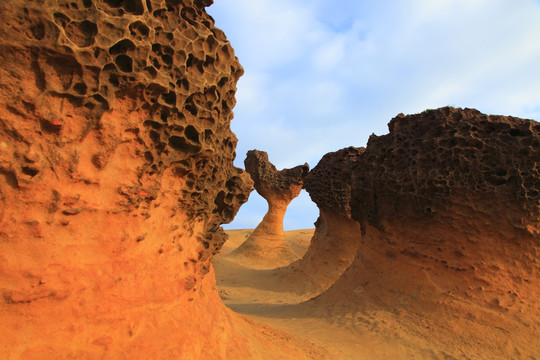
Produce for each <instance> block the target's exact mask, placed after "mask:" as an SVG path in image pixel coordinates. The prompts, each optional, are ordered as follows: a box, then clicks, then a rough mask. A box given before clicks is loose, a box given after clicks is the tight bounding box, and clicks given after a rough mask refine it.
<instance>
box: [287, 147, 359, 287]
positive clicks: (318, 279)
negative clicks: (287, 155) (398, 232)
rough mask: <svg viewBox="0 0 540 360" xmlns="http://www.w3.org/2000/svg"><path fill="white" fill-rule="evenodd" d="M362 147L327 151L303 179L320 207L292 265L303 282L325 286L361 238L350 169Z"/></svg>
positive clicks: (350, 257) (348, 260) (349, 259)
mask: <svg viewBox="0 0 540 360" xmlns="http://www.w3.org/2000/svg"><path fill="white" fill-rule="evenodd" d="M364 150H365V149H364V148H354V147H349V148H346V149H342V150H339V151H336V152H333V153H329V154H326V155H325V156H323V158H322V159H321V160H320V161H319V163H318V164H317V166H315V167H314V168H313V169H312V170H311V171H310V172H309V174H308V175H307V176H306V177H305V179H304V188H305V189H306V191H307V192H308V193H309V195H310V197H311V199H312V200H313V202H314V203H315V204H317V207H318V208H319V211H320V216H319V219H318V220H317V223H316V224H315V226H316V232H315V234H314V236H313V239H312V240H311V245H310V247H309V248H308V250H307V252H306V254H305V255H304V256H303V258H302V259H301V260H299V261H298V262H296V263H295V264H293V265H292V267H293V268H294V270H295V271H297V272H299V273H302V274H303V275H304V276H305V277H306V278H307V279H309V280H307V279H304V280H303V281H302V282H303V285H305V286H308V287H310V286H311V287H312V286H313V285H315V288H314V289H312V290H315V289H317V290H319V291H320V290H321V289H326V288H327V287H328V286H330V285H331V284H332V283H334V282H335V281H336V280H337V279H338V278H339V276H340V275H341V274H342V273H343V271H345V269H346V268H347V267H348V266H349V265H350V264H351V262H352V260H353V259H354V256H355V255H356V250H357V249H358V244H359V240H360V225H359V223H358V222H357V221H355V220H353V219H352V218H351V208H350V206H349V202H350V198H351V182H352V178H351V175H352V171H353V170H354V168H355V165H356V162H357V160H358V158H359V157H360V156H361V154H362V153H363V152H364Z"/></svg>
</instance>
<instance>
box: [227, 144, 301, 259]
mask: <svg viewBox="0 0 540 360" xmlns="http://www.w3.org/2000/svg"><path fill="white" fill-rule="evenodd" d="M244 164H245V167H246V171H247V172H248V173H249V174H250V175H251V178H252V179H253V182H254V184H255V189H256V190H257V192H258V193H259V194H260V195H261V196H262V197H263V198H265V199H266V201H267V202H268V212H267V213H266V215H265V216H264V218H263V220H262V221H261V223H260V224H259V225H258V226H257V228H256V229H255V230H254V231H253V233H252V234H251V235H250V236H249V238H248V239H247V240H246V241H245V242H244V243H243V244H242V245H240V246H239V247H238V248H237V249H236V250H235V251H234V252H232V253H231V254H230V255H229V258H231V259H234V258H238V257H240V258H242V259H243V260H244V261H246V260H247V261H249V262H250V263H252V264H253V265H257V266H259V267H261V268H264V267H268V266H276V265H277V266H280V265H287V264H290V263H291V262H293V261H294V260H297V259H298V257H297V256H296V255H295V254H294V253H293V252H292V250H291V249H290V248H289V246H288V245H287V243H286V242H285V238H284V236H283V217H284V216H285V211H286V210H287V206H288V205H289V203H290V202H291V201H292V200H293V199H294V198H295V197H297V196H298V194H300V191H301V190H302V186H303V179H304V177H305V176H306V175H307V173H308V171H309V166H308V164H305V165H299V166H296V167H294V168H292V169H283V170H281V171H278V170H277V169H276V167H275V166H274V165H273V164H272V163H271V162H270V161H269V160H268V154H267V153H266V152H264V151H258V150H251V151H248V153H247V157H246V160H245V161H244Z"/></svg>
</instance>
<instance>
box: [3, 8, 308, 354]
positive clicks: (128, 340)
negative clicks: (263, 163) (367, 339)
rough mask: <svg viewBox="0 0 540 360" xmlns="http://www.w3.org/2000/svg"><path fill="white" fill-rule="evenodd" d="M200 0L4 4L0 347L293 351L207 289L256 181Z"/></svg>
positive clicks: (223, 55) (225, 45) (231, 60)
mask: <svg viewBox="0 0 540 360" xmlns="http://www.w3.org/2000/svg"><path fill="white" fill-rule="evenodd" d="M211 3H212V1H208V0H181V1H180V0H166V1H165V0H146V1H143V0H124V1H112V0H103V1H91V0H71V1H53V0H39V1H37V0H36V1H3V2H0V19H1V20H2V23H3V25H2V27H1V28H0V203H1V204H0V292H1V296H2V298H1V301H0V322H1V323H2V326H1V330H0V333H1V336H0V357H2V358H6V359H7V358H24V359H44V358H83V359H84V358H87V359H97V358H112V359H118V358H153V359H171V358H175V359H197V358H201V359H202V358H208V359H209V358H212V359H232V358H254V357H260V358H272V356H274V355H275V354H276V353H280V352H282V351H288V350H287V349H289V350H290V351H291V352H292V353H291V354H293V355H291V356H300V357H302V356H304V355H302V354H301V353H300V352H297V351H296V350H294V349H292V350H291V348H290V345H288V344H285V343H286V342H287V343H288V342H289V341H290V340H291V339H290V337H287V338H285V337H284V336H282V335H280V334H278V333H276V332H273V331H272V330H270V329H267V328H262V330H263V331H262V332H257V329H258V328H260V327H258V326H257V325H254V324H252V323H249V322H247V321H246V320H243V319H242V318H239V317H236V316H234V315H232V313H231V312H230V311H229V310H228V309H226V308H225V307H224V306H223V305H222V303H221V302H220V300H219V298H218V296H217V291H216V289H215V285H214V277H213V270H212V266H211V263H210V258H211V256H212V254H213V253H215V252H216V251H217V250H218V249H219V248H220V247H221V245H222V244H223V242H224V240H225V238H224V236H223V233H222V230H221V228H220V224H222V223H226V222H229V221H231V220H232V218H233V216H234V214H235V213H236V211H237V210H238V208H239V206H240V205H241V204H242V203H243V202H245V201H246V200H247V197H248V195H249V192H250V191H251V187H252V182H251V180H250V179H249V175H247V174H246V173H245V172H243V171H242V170H239V169H237V168H234V167H233V165H232V161H233V159H234V157H235V152H234V150H235V145H236V141H237V140H236V138H235V136H234V134H233V133H232V132H231V130H230V128H229V124H230V121H231V119H232V117H233V113H232V111H231V110H232V108H233V106H234V104H235V99H234V95H235V91H236V81H237V80H238V78H239V76H241V74H242V71H243V70H242V68H241V66H240V65H239V63H238V60H237V59H236V57H235V56H234V52H233V49H232V48H231V46H230V44H229V42H228V41H227V40H226V38H225V36H224V34H223V33H222V32H221V31H220V30H218V29H216V28H215V27H214V22H213V19H212V18H211V17H210V16H208V15H207V13H206V12H205V6H208V5H210V4H211ZM269 338H272V341H269V340H268V339H269ZM255 344H259V345H260V344H263V346H256V345H255ZM294 354H296V355H294Z"/></svg>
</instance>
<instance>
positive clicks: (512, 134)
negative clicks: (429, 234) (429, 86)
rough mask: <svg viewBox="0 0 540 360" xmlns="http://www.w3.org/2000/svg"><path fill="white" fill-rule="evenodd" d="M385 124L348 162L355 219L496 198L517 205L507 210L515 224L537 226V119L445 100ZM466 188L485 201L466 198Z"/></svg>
mask: <svg viewBox="0 0 540 360" xmlns="http://www.w3.org/2000/svg"><path fill="white" fill-rule="evenodd" d="M389 129H390V133H389V134H388V135H383V136H372V137H371V138H370V139H369V141H368V145H367V150H366V151H365V153H364V154H363V155H362V156H361V158H360V161H358V162H357V165H356V166H355V171H354V174H353V182H352V187H353V191H352V200H351V207H352V208H353V211H352V214H353V217H354V218H355V219H357V220H358V221H360V222H368V223H371V224H373V225H377V224H379V223H380V220H381V218H385V219H386V220H390V219H392V218H395V217H403V216H407V217H436V216H437V215H436V213H437V212H438V211H442V210H447V209H452V208H453V207H466V206H469V207H473V208H475V209H476V210H475V211H479V212H484V213H488V214H489V213H492V211H493V207H492V205H491V203H490V201H491V200H493V199H497V200H498V201H499V202H500V203H502V202H510V203H512V204H513V205H516V206H518V213H515V214H508V215H509V216H510V217H511V219H510V220H511V221H512V222H513V223H515V225H516V226H520V227H523V228H526V227H527V226H533V227H536V229H537V230H535V231H538V228H537V226H538V224H537V221H538V214H539V211H540V201H539V199H540V169H539V167H538V164H539V162H540V124H538V123H537V122H535V121H533V120H524V119H519V118H515V117H506V116H496V115H489V116H488V115H484V114H482V113H480V112H479V111H477V110H474V109H456V108H452V107H446V108H441V109H437V110H427V111H425V112H423V113H421V114H417V115H409V116H403V115H398V116H397V117H396V118H394V119H392V121H391V122H390V123H389ZM467 194H468V195H478V196H482V197H485V198H486V201H485V202H484V203H483V204H482V203H478V202H476V200H475V199H472V198H471V199H470V200H469V201H470V203H466V202H467V200H465V199H463V198H462V197H463V196H467ZM454 196H460V199H459V203H455V202H453V200H452V198H453V197H454ZM494 215H495V214H494Z"/></svg>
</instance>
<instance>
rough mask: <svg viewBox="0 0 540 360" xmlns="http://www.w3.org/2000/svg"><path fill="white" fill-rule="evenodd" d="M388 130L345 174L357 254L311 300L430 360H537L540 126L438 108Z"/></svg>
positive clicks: (328, 203) (403, 119) (539, 350)
mask: <svg viewBox="0 0 540 360" xmlns="http://www.w3.org/2000/svg"><path fill="white" fill-rule="evenodd" d="M389 128H390V133H389V134H387V135H384V136H372V137H371V138H370V139H369V142H368V144H367V148H366V150H365V152H364V153H362V154H361V155H360V156H359V157H358V158H357V159H356V160H355V165H354V167H353V170H352V174H351V180H352V181H351V189H350V197H349V200H350V201H349V206H350V213H351V217H352V219H354V220H356V221H357V222H358V223H359V224H360V226H361V229H362V235H361V236H359V237H358V241H359V244H360V245H359V249H358V252H357V254H356V257H355V259H354V261H353V263H352V264H351V266H350V267H349V268H348V269H347V270H346V271H345V273H344V274H343V275H342V277H341V278H340V279H339V280H338V281H337V282H336V283H335V284H334V285H332V287H330V289H329V290H328V291H326V292H325V293H323V294H322V295H321V296H319V297H318V298H317V299H316V300H315V301H314V302H313V303H314V304H315V305H316V307H320V306H322V307H326V308H330V309H331V312H332V313H334V314H338V315H339V314H341V315H344V316H347V317H348V318H349V319H351V320H350V321H351V322H352V323H356V324H358V325H362V326H366V324H368V325H367V326H370V328H372V329H378V331H380V332H381V333H384V335H385V336H386V337H390V338H393V339H394V340H395V341H402V340H403V339H407V338H410V337H411V336H413V337H415V338H416V339H417V341H416V343H418V342H420V343H423V344H424V346H425V348H424V350H425V353H426V354H427V353H429V354H431V355H432V356H434V357H435V358H464V357H467V358H516V359H518V358H520V359H521V358H523V359H524V358H527V359H528V358H529V357H530V356H532V357H534V356H538V355H539V353H540V347H539V345H538V342H537V339H538V336H539V334H540V312H539V311H538V309H540V302H539V299H540V260H539V259H540V238H539V229H540V227H539V225H540V222H539V216H540V211H539V210H540V193H539V190H540V169H539V163H540V124H538V123H537V122H535V121H532V120H523V119H518V118H513V117H504V116H488V115H484V114H482V113H480V112H478V111H476V110H472V109H456V108H451V107H446V108H441V109H437V110H428V111H425V112H423V113H421V114H417V115H409V116H404V115H398V116H397V117H396V118H394V119H392V121H391V122H390V124H389ZM335 166H340V164H339V163H337V162H336V164H335ZM342 166H345V167H347V166H348V165H347V164H345V165H342ZM335 174H336V175H335V176H333V175H332V173H329V174H328V176H329V179H328V181H330V182H332V181H333V179H334V178H335V179H336V180H337V179H340V173H339V172H336V173H335ZM338 194H341V193H340V192H338ZM347 195H348V194H347ZM338 198H339V196H338ZM322 203H323V204H326V206H328V207H329V206H333V205H334V203H335V201H334V199H330V200H326V201H323V202H322ZM321 206H324V205H321V204H319V207H321ZM341 207H342V208H347V206H346V205H345V206H341ZM322 208H324V207H322ZM395 323H397V324H398V325H397V326H394V325H392V327H388V326H387V324H395ZM411 351H412V352H411V353H410V354H415V356H416V355H417V354H418V349H415V350H411ZM404 352H405V353H407V352H406V350H404ZM411 356H412V355H411Z"/></svg>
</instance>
